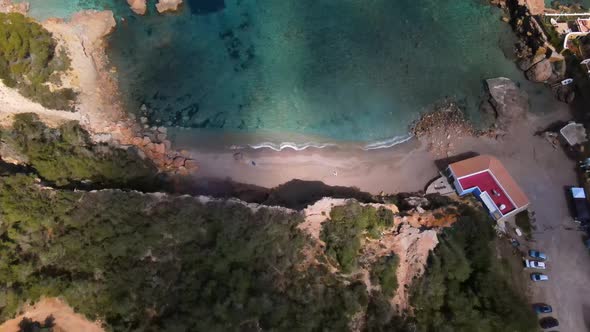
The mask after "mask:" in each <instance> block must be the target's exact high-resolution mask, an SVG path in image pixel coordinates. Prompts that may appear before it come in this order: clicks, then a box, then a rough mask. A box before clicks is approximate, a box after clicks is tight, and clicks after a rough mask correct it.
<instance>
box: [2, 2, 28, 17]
mask: <svg viewBox="0 0 590 332" xmlns="http://www.w3.org/2000/svg"><path fill="white" fill-rule="evenodd" d="M28 12H29V3H28V2H19V3H13V2H12V0H0V13H20V14H23V15H26V14H27V13H28Z"/></svg>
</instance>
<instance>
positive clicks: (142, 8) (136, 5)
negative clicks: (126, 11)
mask: <svg viewBox="0 0 590 332" xmlns="http://www.w3.org/2000/svg"><path fill="white" fill-rule="evenodd" d="M127 4H128V5H129V8H131V10H132V11H133V12H134V13H135V14H137V15H145V13H146V11H147V0H127Z"/></svg>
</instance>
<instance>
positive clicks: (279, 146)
mask: <svg viewBox="0 0 590 332" xmlns="http://www.w3.org/2000/svg"><path fill="white" fill-rule="evenodd" d="M335 145H336V144H333V143H301V144H297V143H293V142H284V143H280V144H275V143H270V142H263V143H259V144H249V145H248V146H249V147H251V148H252V149H254V150H258V149H264V148H266V149H271V150H275V151H282V150H284V149H292V150H295V151H303V150H305V149H308V148H315V149H323V148H327V147H330V146H335Z"/></svg>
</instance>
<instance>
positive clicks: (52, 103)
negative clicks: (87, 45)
mask: <svg viewBox="0 0 590 332" xmlns="http://www.w3.org/2000/svg"><path fill="white" fill-rule="evenodd" d="M69 67H70V59H69V57H68V55H67V54H66V53H65V51H64V50H63V49H61V50H58V47H57V42H56V41H55V39H54V38H53V36H52V35H51V33H50V32H49V31H47V30H46V29H45V28H43V27H42V26H41V25H40V24H38V23H37V22H35V21H33V20H32V19H30V18H28V17H26V16H23V15H22V14H18V13H0V79H2V81H3V82H4V84H6V85H7V86H9V87H16V88H18V90H19V91H20V93H21V94H23V95H24V96H25V97H28V98H30V99H31V100H33V101H36V102H39V103H40V104H41V105H43V106H45V107H48V108H52V109H63V110H70V109H72V108H73V101H74V99H75V97H76V95H75V93H74V92H73V91H72V90H71V89H67V88H63V89H51V88H50V87H49V85H48V83H50V82H53V83H55V82H57V83H59V77H60V76H59V75H60V74H61V73H62V72H63V71H65V70H67V69H69Z"/></svg>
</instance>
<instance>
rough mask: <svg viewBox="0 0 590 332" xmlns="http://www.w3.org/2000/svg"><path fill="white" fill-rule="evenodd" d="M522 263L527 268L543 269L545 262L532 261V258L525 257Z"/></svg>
mask: <svg viewBox="0 0 590 332" xmlns="http://www.w3.org/2000/svg"><path fill="white" fill-rule="evenodd" d="M524 265H525V266H526V267H527V268H529V269H538V270H545V268H546V267H545V263H543V262H539V261H534V260H532V259H525V260H524Z"/></svg>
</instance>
